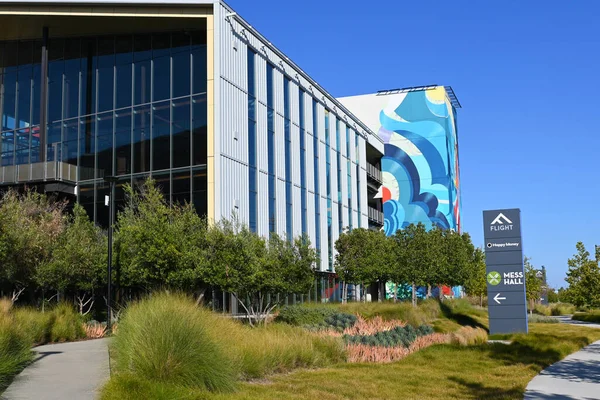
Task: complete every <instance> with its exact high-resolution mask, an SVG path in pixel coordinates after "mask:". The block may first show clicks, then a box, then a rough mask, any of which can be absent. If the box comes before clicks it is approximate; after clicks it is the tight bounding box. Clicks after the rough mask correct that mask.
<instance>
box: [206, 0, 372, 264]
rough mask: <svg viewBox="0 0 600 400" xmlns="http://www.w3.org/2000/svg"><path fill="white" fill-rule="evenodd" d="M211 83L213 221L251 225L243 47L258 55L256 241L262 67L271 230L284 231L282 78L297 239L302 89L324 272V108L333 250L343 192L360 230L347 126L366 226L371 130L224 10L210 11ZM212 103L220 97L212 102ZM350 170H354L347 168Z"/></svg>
mask: <svg viewBox="0 0 600 400" xmlns="http://www.w3.org/2000/svg"><path fill="white" fill-rule="evenodd" d="M215 8H216V10H215V40H216V48H215V57H217V60H215V79H216V82H218V84H217V85H218V88H216V89H215V96H216V98H215V103H216V106H217V108H218V110H215V118H217V121H215V128H216V131H215V148H214V150H215V164H216V165H215V171H216V173H217V174H218V176H217V175H216V176H215V178H216V183H215V190H216V196H215V197H216V199H215V201H216V203H218V204H215V212H216V215H215V217H216V218H217V219H219V217H225V218H229V217H231V216H232V215H233V214H234V213H236V214H237V215H238V217H239V219H240V220H241V222H243V223H248V222H249V182H248V179H249V178H248V177H249V175H248V174H249V171H248V141H247V138H248V96H247V85H248V79H247V74H248V71H247V61H248V60H247V51H248V46H250V47H251V48H252V49H254V50H255V51H256V57H255V73H256V76H255V81H256V97H257V102H256V118H257V129H256V138H257V157H256V159H257V168H258V173H257V175H258V179H257V191H258V198H257V232H258V233H259V234H260V235H263V236H267V235H268V234H269V221H268V215H269V214H268V208H269V207H268V203H269V201H268V175H267V171H268V152H267V108H266V103H267V87H266V86H267V77H266V70H267V67H266V66H267V62H269V63H271V64H272V65H273V66H274V67H275V68H274V70H275V73H274V80H273V84H274V88H275V96H274V105H273V106H274V109H275V149H274V151H275V172H276V185H275V186H276V194H275V197H276V215H277V221H276V231H277V232H278V233H279V234H281V235H283V236H285V233H286V232H285V230H286V184H285V178H286V176H285V131H284V98H283V96H284V90H283V84H284V74H285V75H287V76H288V77H289V78H290V90H289V94H290V118H291V122H292V124H291V131H290V134H291V139H292V146H291V152H290V156H291V159H292V163H291V164H292V185H293V186H292V204H293V206H292V209H293V212H292V215H293V218H292V223H293V234H294V236H297V235H299V234H301V232H302V231H301V230H302V215H301V193H302V191H301V171H300V154H301V153H300V140H299V135H300V129H299V122H300V121H299V101H298V95H299V94H298V91H299V88H302V89H303V90H304V91H305V92H306V95H305V98H304V106H305V109H304V117H305V122H304V128H305V131H306V137H305V146H306V161H305V166H306V190H307V193H306V204H307V218H306V222H307V230H308V234H309V237H310V239H311V242H312V243H313V245H314V246H315V247H316V244H317V243H316V238H317V234H316V224H315V214H316V206H315V196H314V193H315V181H314V170H313V165H314V155H315V154H319V194H320V196H319V202H320V221H319V222H320V239H321V240H320V251H321V264H320V269H321V270H327V269H328V257H327V255H328V250H329V246H330V242H329V240H328V235H327V211H328V210H327V182H326V157H325V151H326V146H325V126H324V125H325V119H324V110H325V107H327V109H329V110H330V112H331V113H330V126H329V134H330V143H331V148H330V161H331V173H330V178H331V200H332V210H331V217H332V238H331V239H332V240H331V243H335V240H336V239H337V237H338V235H339V224H338V209H337V207H338V206H341V207H343V208H342V223H343V226H344V227H346V226H347V225H348V223H349V221H348V210H347V209H346V208H345V207H347V198H348V191H351V192H352V209H353V225H354V226H358V217H359V216H358V215H357V214H358V213H357V206H358V199H357V193H358V191H357V190H356V177H355V174H356V171H355V169H354V167H353V168H352V169H351V173H352V181H351V185H350V187H348V182H347V159H348V156H349V157H350V160H351V161H352V162H354V161H355V160H356V156H355V154H354V138H353V135H352V136H351V146H350V154H346V128H345V127H346V123H347V124H348V125H349V126H350V127H351V128H352V129H353V132H354V131H355V132H357V134H358V135H359V137H360V154H359V157H358V158H359V160H360V175H361V186H362V187H361V190H360V194H361V214H362V215H361V226H362V227H367V226H368V210H367V204H368V202H367V186H366V183H367V178H366V169H365V168H366V151H365V142H366V140H367V138H369V137H370V136H373V138H371V140H378V138H376V135H374V134H373V132H371V131H369V130H368V128H366V127H365V126H364V124H362V123H361V122H360V121H358V120H357V119H355V117H354V116H352V115H351V114H350V113H349V112H346V111H344V110H343V108H342V107H341V106H340V105H339V103H337V102H336V101H335V100H334V99H333V97H332V96H330V95H329V94H328V93H326V92H324V91H322V89H321V88H320V87H318V86H317V85H315V84H314V82H311V81H310V80H309V79H308V77H307V76H306V75H305V74H304V72H303V71H301V70H300V69H298V68H297V67H296V66H294V65H292V64H291V63H290V61H289V60H288V59H287V58H286V57H282V56H281V54H280V53H277V52H276V51H275V49H274V48H273V47H272V46H271V45H270V43H268V42H266V41H265V40H264V39H261V38H260V37H259V36H258V35H257V34H256V33H255V32H254V31H253V30H252V29H251V28H249V27H248V26H244V25H243V24H242V23H241V22H240V20H239V17H237V16H230V17H227V14H228V13H230V12H231V11H232V10H231V9H229V8H228V7H227V6H226V5H224V4H219V3H217V4H216V5H215ZM217 97H218V98H217ZM313 99H316V100H317V101H318V106H317V109H318V110H317V118H318V132H317V134H318V136H319V141H318V143H319V145H318V148H314V146H313V136H312V135H313V134H314V132H313V115H312V102H313ZM336 118H338V119H340V120H341V121H343V122H342V123H340V144H339V149H340V151H341V155H342V157H341V174H340V178H341V182H340V183H341V187H342V203H341V204H340V205H338V195H337V191H338V188H337V175H338V166H337V154H336V151H335V149H336V148H338V147H337V144H336ZM353 165H354V164H353Z"/></svg>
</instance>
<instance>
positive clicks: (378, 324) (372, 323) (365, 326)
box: [316, 314, 406, 337]
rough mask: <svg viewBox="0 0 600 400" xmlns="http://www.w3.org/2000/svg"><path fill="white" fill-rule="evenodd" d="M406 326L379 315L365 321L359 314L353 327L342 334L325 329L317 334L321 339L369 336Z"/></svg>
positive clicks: (401, 322) (404, 323)
mask: <svg viewBox="0 0 600 400" xmlns="http://www.w3.org/2000/svg"><path fill="white" fill-rule="evenodd" d="M404 326H406V322H403V321H400V320H397V319H394V320H389V321H386V320H384V319H383V318H382V317H380V316H379V315H378V316H376V317H373V318H371V319H365V318H363V317H361V316H360V315H358V314H357V315H356V323H355V324H354V325H353V326H351V327H349V328H346V329H344V330H343V331H341V332H340V331H338V330H335V329H323V330H320V331H318V332H316V334H317V335H318V336H321V337H326V336H334V337H342V336H344V335H350V336H357V335H360V336H369V335H374V334H376V333H377V332H386V331H391V330H392V329H394V328H397V327H404Z"/></svg>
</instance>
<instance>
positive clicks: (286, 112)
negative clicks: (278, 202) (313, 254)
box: [283, 76, 294, 241]
mask: <svg viewBox="0 0 600 400" xmlns="http://www.w3.org/2000/svg"><path fill="white" fill-rule="evenodd" d="M283 123H284V146H285V150H284V152H285V232H286V236H287V239H288V240H289V241H292V240H293V237H294V231H293V215H292V213H293V205H292V154H291V153H292V135H291V132H290V130H291V129H292V121H290V78H288V77H287V76H286V77H284V79H283Z"/></svg>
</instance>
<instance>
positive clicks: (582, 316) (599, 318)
mask: <svg viewBox="0 0 600 400" xmlns="http://www.w3.org/2000/svg"><path fill="white" fill-rule="evenodd" d="M571 319H574V320H576V321H584V322H592V323H600V310H591V311H588V312H578V313H575V314H574V315H573V316H572V317H571Z"/></svg>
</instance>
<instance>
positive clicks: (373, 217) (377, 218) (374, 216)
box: [369, 207, 383, 225]
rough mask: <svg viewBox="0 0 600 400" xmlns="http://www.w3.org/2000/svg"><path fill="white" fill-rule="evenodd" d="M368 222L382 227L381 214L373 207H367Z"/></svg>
mask: <svg viewBox="0 0 600 400" xmlns="http://www.w3.org/2000/svg"><path fill="white" fill-rule="evenodd" d="M369 220H370V221H372V222H375V223H376V224H379V225H383V213H382V212H381V211H379V210H376V209H374V208H373V207H369Z"/></svg>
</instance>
